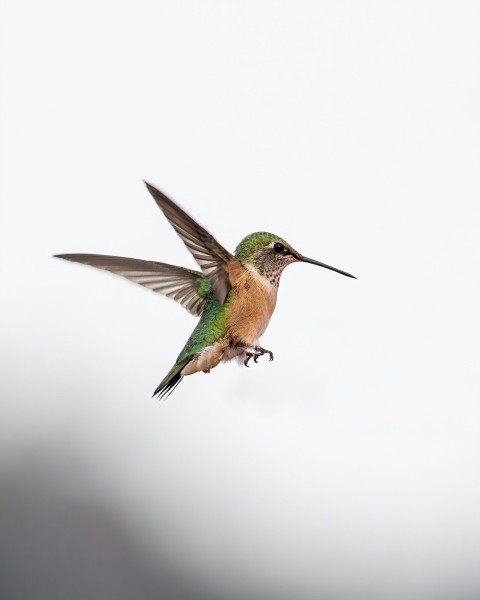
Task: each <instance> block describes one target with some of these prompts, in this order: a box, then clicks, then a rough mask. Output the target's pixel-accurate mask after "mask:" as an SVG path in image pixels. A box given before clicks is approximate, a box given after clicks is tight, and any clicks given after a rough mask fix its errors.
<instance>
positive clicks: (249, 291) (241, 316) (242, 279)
mask: <svg viewBox="0 0 480 600" xmlns="http://www.w3.org/2000/svg"><path fill="white" fill-rule="evenodd" d="M229 277H230V282H231V285H232V291H231V294H232V305H231V309H230V312H229V316H228V319H227V330H228V335H229V337H230V338H231V339H233V340H235V341H242V342H246V343H248V344H252V345H256V344H257V343H258V338H259V337H260V336H261V335H262V334H263V332H264V331H265V329H266V328H267V325H268V323H269V321H270V317H271V316H272V314H273V311H274V310H275V305H276V302H277V287H276V286H274V285H272V284H271V283H270V282H269V281H268V280H267V279H266V278H264V277H262V276H261V275H260V274H259V273H258V271H257V270H256V269H255V267H251V266H249V265H246V266H243V265H242V264H241V263H240V262H238V261H232V264H231V265H230V268H229Z"/></svg>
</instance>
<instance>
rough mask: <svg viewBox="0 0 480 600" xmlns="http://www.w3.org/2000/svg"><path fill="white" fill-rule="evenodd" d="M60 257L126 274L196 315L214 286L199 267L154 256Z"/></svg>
mask: <svg viewBox="0 0 480 600" xmlns="http://www.w3.org/2000/svg"><path fill="white" fill-rule="evenodd" d="M56 258H63V259H64V260H70V261H72V262H77V263H82V264H84V265H90V266H92V267H96V268H97V269H104V270H105V271H110V272H111V273H115V275H121V276H122V277H126V278H127V279H129V280H130V281H134V282H135V283H139V284H140V285H143V286H145V287H147V288H150V289H151V290H153V291H154V292H157V293H159V294H164V295H165V296H168V297H169V298H173V299H174V300H176V301H177V302H180V304H181V305H182V306H183V307H184V308H186V309H187V310H188V311H190V312H191V313H192V314H193V315H196V316H200V315H201V314H202V312H203V308H204V306H205V302H206V296H207V295H208V292H209V291H210V289H211V286H210V284H209V282H208V281H207V280H206V279H205V276H204V275H202V273H199V272H198V271H190V270H189V269H184V268H183V267H176V266H174V265H166V264H164V263H159V262H154V261H150V260H138V259H136V258H124V257H122V256H105V255H103V254H58V255H57V256H56Z"/></svg>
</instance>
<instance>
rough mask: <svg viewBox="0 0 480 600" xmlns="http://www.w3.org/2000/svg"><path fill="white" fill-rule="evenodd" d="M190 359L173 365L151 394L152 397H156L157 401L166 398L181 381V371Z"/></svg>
mask: <svg viewBox="0 0 480 600" xmlns="http://www.w3.org/2000/svg"><path fill="white" fill-rule="evenodd" d="M189 361H190V359H187V360H184V361H181V362H177V363H175V364H174V365H173V367H172V368H171V369H170V371H169V372H168V373H167V374H166V375H165V377H164V378H163V379H162V381H161V382H160V383H159V384H158V386H157V389H156V390H155V391H154V392H153V396H154V397H155V396H158V398H159V399H162V398H167V396H170V394H171V393H172V392H173V390H174V389H175V388H176V387H177V385H178V384H179V383H180V382H181V381H182V379H183V375H182V370H183V368H184V367H185V365H186V364H187V363H188V362H189Z"/></svg>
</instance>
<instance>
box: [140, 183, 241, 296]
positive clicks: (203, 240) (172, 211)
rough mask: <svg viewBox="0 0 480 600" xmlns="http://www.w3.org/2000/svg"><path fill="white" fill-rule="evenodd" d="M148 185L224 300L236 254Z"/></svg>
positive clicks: (229, 286)
mask: <svg viewBox="0 0 480 600" xmlns="http://www.w3.org/2000/svg"><path fill="white" fill-rule="evenodd" d="M145 185H146V186H147V188H148V191H149V192H150V193H151V194H152V196H153V198H154V199H155V202H156V203H157V204H158V206H159V208H160V209H161V210H162V212H163V214H164V215H165V216H166V217H167V219H168V220H169V221H170V223H171V225H172V226H173V228H174V229H175V231H176V232H177V233H178V235H179V236H180V237H181V238H182V240H183V242H184V243H185V245H186V246H187V248H188V249H189V250H190V252H191V253H192V254H193V257H194V258H195V260H196V261H197V263H198V264H199V265H200V268H201V269H202V271H203V273H204V274H205V276H206V277H207V279H208V280H209V281H210V283H211V284H212V287H213V290H214V292H215V295H216V297H217V300H218V302H219V303H220V304H223V303H224V302H225V298H226V297H227V294H228V292H229V291H230V288H231V285H230V281H229V279H228V262H229V261H230V260H231V259H232V258H233V256H232V255H231V254H230V252H228V251H227V250H225V248H224V247H223V246H221V245H220V244H219V243H218V242H217V240H216V239H215V238H214V237H213V236H212V235H210V234H209V233H208V231H206V230H205V229H204V228H203V227H201V226H200V225H199V224H198V223H197V222H196V221H194V220H193V219H192V217H190V216H189V215H187V213H186V212H185V211H184V210H182V209H181V208H180V207H179V206H177V205H176V204H175V202H173V200H170V198H168V197H167V196H165V194H164V193H163V192H161V191H160V190H157V188H155V187H153V185H150V184H149V183H147V182H145Z"/></svg>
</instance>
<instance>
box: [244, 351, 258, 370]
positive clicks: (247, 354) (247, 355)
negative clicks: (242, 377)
mask: <svg viewBox="0 0 480 600" xmlns="http://www.w3.org/2000/svg"><path fill="white" fill-rule="evenodd" d="M245 356H246V358H245V360H244V361H243V364H244V365H245V366H246V367H248V363H249V361H250V359H251V358H252V356H253V357H254V358H253V360H254V361H255V362H257V356H256V354H254V353H253V352H245ZM248 368H250V367H248Z"/></svg>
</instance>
